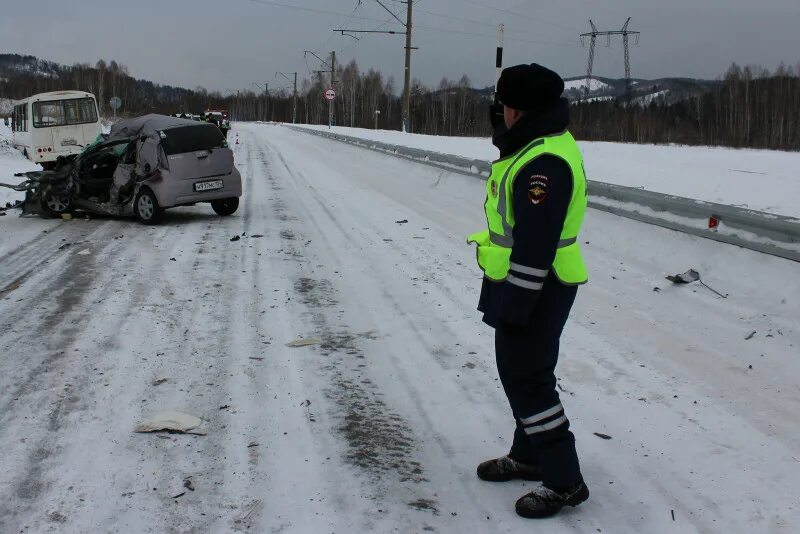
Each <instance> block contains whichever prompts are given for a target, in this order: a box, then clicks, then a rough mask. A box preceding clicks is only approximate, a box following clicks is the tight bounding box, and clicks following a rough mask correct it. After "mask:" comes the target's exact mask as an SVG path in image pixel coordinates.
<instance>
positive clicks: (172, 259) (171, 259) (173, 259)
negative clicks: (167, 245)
mask: <svg viewBox="0 0 800 534" xmlns="http://www.w3.org/2000/svg"><path fill="white" fill-rule="evenodd" d="M169 261H178V260H176V259H175V258H170V259H169Z"/></svg>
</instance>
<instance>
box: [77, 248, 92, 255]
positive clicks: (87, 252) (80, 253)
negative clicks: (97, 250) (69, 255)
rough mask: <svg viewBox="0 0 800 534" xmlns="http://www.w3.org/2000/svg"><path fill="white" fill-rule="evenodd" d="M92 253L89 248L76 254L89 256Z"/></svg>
mask: <svg viewBox="0 0 800 534" xmlns="http://www.w3.org/2000/svg"><path fill="white" fill-rule="evenodd" d="M91 253H92V251H91V250H89V249H88V248H86V249H83V250H81V251H80V252H76V254H77V255H78V256H88V255H89V254H91Z"/></svg>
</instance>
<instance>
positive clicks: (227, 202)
mask: <svg viewBox="0 0 800 534" xmlns="http://www.w3.org/2000/svg"><path fill="white" fill-rule="evenodd" d="M211 209H213V210H214V212H215V213H216V214H217V215H222V216H223V217H226V216H228V215H233V214H234V213H235V212H236V210H237V209H239V199H238V198H237V197H233V198H223V199H221V200H212V201H211Z"/></svg>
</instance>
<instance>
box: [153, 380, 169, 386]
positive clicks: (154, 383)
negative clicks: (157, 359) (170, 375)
mask: <svg viewBox="0 0 800 534" xmlns="http://www.w3.org/2000/svg"><path fill="white" fill-rule="evenodd" d="M166 381H167V379H166V378H159V379H158V380H153V385H154V386H160V385H161V384H163V383H165V382H166Z"/></svg>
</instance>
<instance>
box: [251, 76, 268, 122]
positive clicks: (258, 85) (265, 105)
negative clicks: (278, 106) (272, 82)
mask: <svg viewBox="0 0 800 534" xmlns="http://www.w3.org/2000/svg"><path fill="white" fill-rule="evenodd" d="M253 85H255V86H256V87H258V88H259V89H261V84H260V83H255V82H253ZM268 102H269V83H264V114H263V115H262V116H261V118H262V120H267V119H268V118H269V115H268V114H267V104H268ZM256 111H258V109H257V108H256Z"/></svg>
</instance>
